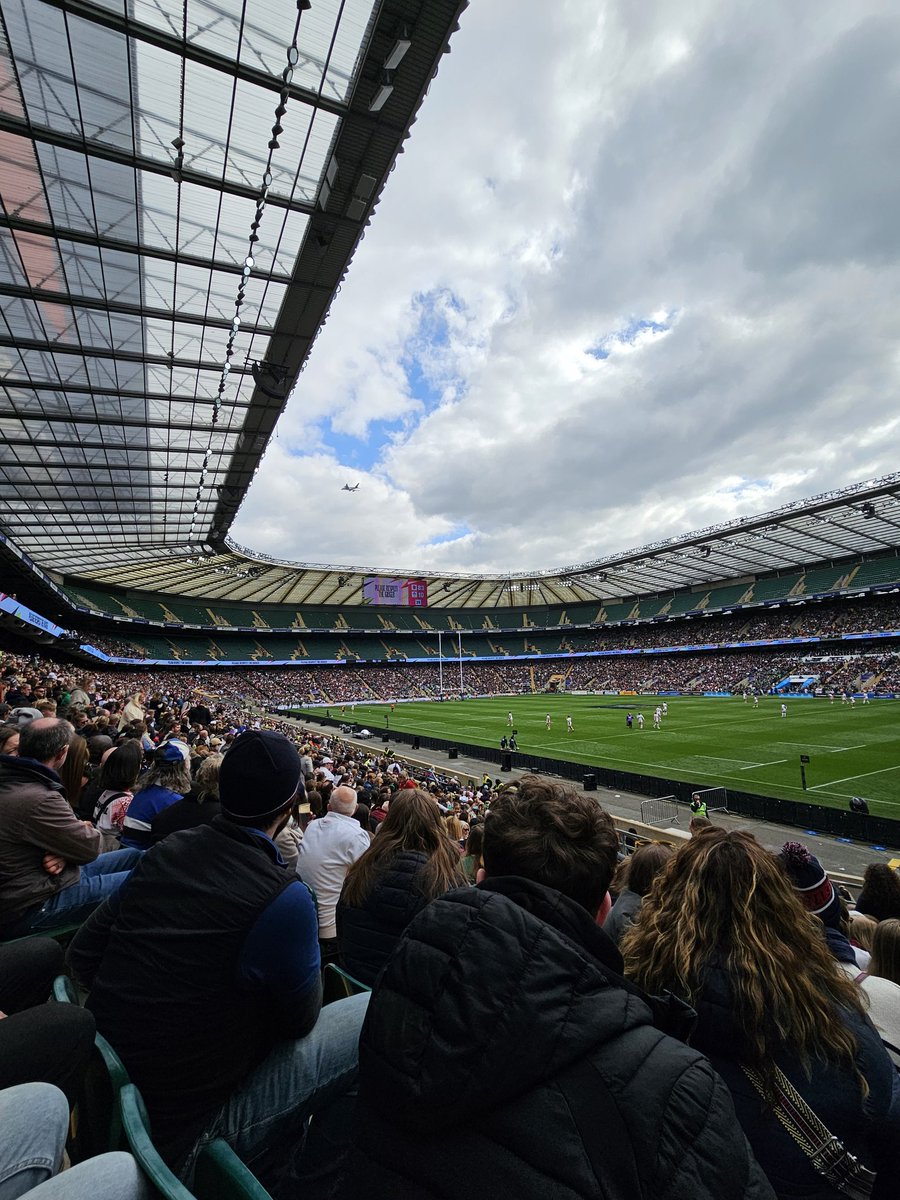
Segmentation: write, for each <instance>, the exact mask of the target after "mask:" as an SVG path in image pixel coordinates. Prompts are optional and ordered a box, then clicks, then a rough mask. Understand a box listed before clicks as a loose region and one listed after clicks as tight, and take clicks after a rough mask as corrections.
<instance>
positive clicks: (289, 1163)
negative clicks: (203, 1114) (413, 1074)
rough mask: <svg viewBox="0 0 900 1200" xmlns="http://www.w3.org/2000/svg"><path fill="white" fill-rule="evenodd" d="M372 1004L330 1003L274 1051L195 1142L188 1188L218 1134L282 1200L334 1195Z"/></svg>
mask: <svg viewBox="0 0 900 1200" xmlns="http://www.w3.org/2000/svg"><path fill="white" fill-rule="evenodd" d="M368 1003H369V993H368V992H365V993H363V994H362V995H359V996H350V997H349V999H346V1000H338V1001H336V1002H335V1003H334V1004H327V1005H326V1006H325V1007H324V1008H323V1009H322V1011H321V1013H320V1014H319V1019H318V1021H316V1023H315V1025H314V1026H313V1028H312V1029H311V1030H310V1032H309V1033H308V1034H307V1035H306V1037H303V1038H297V1039H296V1040H294V1041H286V1042H280V1043H279V1044H278V1045H277V1046H276V1047H275V1048H274V1050H272V1052H271V1053H270V1054H269V1056H268V1057H267V1058H266V1059H264V1061H263V1062H261V1063H260V1065H259V1066H258V1067H257V1068H256V1070H255V1071H254V1072H253V1074H252V1075H250V1076H249V1078H248V1079H247V1080H246V1081H245V1082H244V1085H243V1086H242V1087H241V1089H240V1090H239V1091H237V1092H235V1093H234V1095H233V1096H232V1097H231V1098H230V1099H229V1100H228V1102H227V1103H226V1104H225V1105H224V1106H223V1107H222V1108H221V1109H220V1110H219V1112H218V1113H217V1114H216V1116H215V1117H213V1118H212V1120H211V1121H210V1122H209V1124H208V1125H207V1127H206V1129H205V1130H204V1131H203V1133H202V1134H201V1135H200V1137H199V1138H198V1139H197V1142H196V1143H195V1145H194V1148H193V1150H192V1151H191V1153H190V1154H189V1155H188V1158H187V1160H186V1162H185V1164H184V1166H183V1167H182V1170H181V1177H182V1179H184V1180H185V1181H186V1182H187V1183H188V1186H190V1180H191V1179H192V1177H193V1171H194V1162H195V1159H196V1156H197V1154H199V1152H200V1150H202V1148H203V1147H204V1146H205V1145H207V1144H208V1143H209V1142H211V1141H213V1140H214V1139H215V1138H219V1137H220V1138H224V1139H225V1141H226V1142H228V1144H229V1145H230V1146H231V1147H232V1149H233V1150H234V1151H235V1153H236V1154H237V1156H238V1157H239V1158H240V1159H241V1160H242V1161H243V1162H244V1163H246V1165H247V1166H248V1167H249V1168H250V1170H251V1171H253V1173H254V1174H255V1175H257V1177H258V1178H259V1179H260V1181H261V1182H262V1183H263V1184H264V1186H265V1187H267V1188H268V1190H269V1191H270V1192H271V1194H272V1195H273V1196H274V1197H275V1198H276V1200H278V1197H280V1196H291V1197H299V1196H302V1197H303V1200H322V1198H323V1197H327V1196H330V1195H331V1194H332V1191H333V1189H334V1188H335V1186H336V1184H337V1182H338V1180H339V1179H340V1173H341V1168H342V1164H343V1157H344V1154H345V1153H346V1151H347V1149H348V1147H349V1144H350V1136H351V1134H352V1131H353V1120H352V1116H353V1101H354V1098H355V1096H356V1077H357V1072H358V1068H359V1034H360V1030H361V1029H362V1023H363V1019H364V1017H365V1015H366V1007H367V1006H368ZM310 1117H313V1120H312V1122H311V1123H310V1125H309V1131H308V1134H307V1132H306V1127H307V1123H308V1122H309V1118H310Z"/></svg>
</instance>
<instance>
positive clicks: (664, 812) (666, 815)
mask: <svg viewBox="0 0 900 1200" xmlns="http://www.w3.org/2000/svg"><path fill="white" fill-rule="evenodd" d="M641 820H642V821H643V823H644V824H645V825H661V826H662V827H663V828H664V829H665V828H668V826H670V825H677V824H678V804H677V803H676V801H675V797H674V796H660V797H659V799H658V800H642V801H641Z"/></svg>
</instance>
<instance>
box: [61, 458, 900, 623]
mask: <svg viewBox="0 0 900 1200" xmlns="http://www.w3.org/2000/svg"><path fill="white" fill-rule="evenodd" d="M898 547H900V473H898V474H895V475H890V476H885V477H883V478H881V479H877V480H867V481H865V482H863V483H860V484H856V485H854V486H852V487H846V488H842V489H838V490H835V491H833V492H829V493H823V494H820V495H817V496H814V497H812V498H810V499H808V500H805V501H798V502H794V503H792V504H788V505H784V506H782V507H781V508H779V509H774V510H771V511H769V512H766V513H762V514H757V515H754V516H751V517H747V518H742V519H740V520H731V521H727V522H723V523H720V524H718V525H714V526H708V527H707V528H705V529H701V530H695V531H692V532H690V533H687V534H684V535H683V536H681V537H674V538H667V539H663V540H661V541H659V542H656V543H652V544H650V545H647V546H644V547H641V548H637V549H631V550H627V551H625V552H624V553H621V554H615V555H609V556H607V557H606V558H604V559H597V560H594V561H593V562H590V563H582V564H580V565H577V566H574V567H566V568H558V569H555V570H547V571H537V572H505V573H500V572H497V573H492V574H484V573H474V572H473V573H466V572H446V571H445V572H442V571H421V570H419V571H413V572H403V571H398V570H397V569H396V568H383V567H382V568H377V567H364V566H360V565H359V564H355V565H346V566H342V565H338V564H317V563H297V562H291V561H289V560H284V559H278V558H276V557H273V556H268V555H265V554H260V553H258V552H254V551H252V550H250V549H248V548H246V547H243V546H241V545H239V544H238V543H236V542H234V541H233V540H231V539H228V540H227V541H226V543H225V546H224V548H222V549H216V548H215V547H213V546H205V547H203V548H197V547H193V546H190V545H184V544H183V545H182V546H181V547H179V548H177V549H175V548H173V547H154V546H153V545H152V544H151V545H147V546H144V547H142V548H141V550H140V551H138V552H137V554H135V552H132V553H131V554H130V556H129V555H128V554H127V553H126V554H124V555H119V554H113V555H111V556H110V557H109V558H108V559H106V560H105V561H101V562H97V561H96V560H95V559H93V558H92V557H91V556H90V555H87V556H82V555H80V554H79V553H78V552H73V554H72V556H71V562H70V570H69V572H68V573H67V578H72V579H81V580H83V581H84V583H85V584H93V585H101V586H103V585H107V586H110V587H113V588H116V589H120V590H135V591H149V592H155V593H166V592H169V593H171V594H173V595H177V596H185V597H195V598H205V599H209V600H232V601H235V602H241V603H246V602H250V603H256V604H273V603H278V604H292V605H302V604H315V605H349V606H352V605H355V604H360V603H361V600H362V580H363V578H364V577H365V576H369V575H382V576H387V577H393V578H396V577H401V578H402V577H410V578H425V579H426V580H427V581H428V583H429V593H430V594H429V604H430V606H431V607H441V608H505V607H532V606H539V605H546V604H560V605H565V604H571V603H577V602H584V601H598V602H600V603H601V604H602V603H603V602H604V601H606V600H614V599H622V598H627V597H632V596H641V595H651V594H658V593H661V592H678V591H685V590H699V589H702V588H706V587H713V586H721V585H722V584H724V583H728V582H730V581H739V580H741V579H745V578H746V579H750V578H756V577H759V576H761V575H767V574H772V573H773V572H774V573H778V572H782V573H784V572H788V571H798V570H803V569H804V568H807V567H814V566H815V565H816V564H818V563H840V562H843V561H848V562H850V561H852V560H858V559H860V558H871V557H875V556H880V555H884V554H888V555H892V554H893V555H896V554H897V552H898Z"/></svg>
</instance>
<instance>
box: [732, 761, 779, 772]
mask: <svg viewBox="0 0 900 1200" xmlns="http://www.w3.org/2000/svg"><path fill="white" fill-rule="evenodd" d="M788 761H789V760H788V759H786V758H775V759H773V760H772V762H767V763H753V764H752V766H750V767H741V768H740V770H741V771H750V770H752V769H753V767H775V766H777V765H778V763H785V762H788Z"/></svg>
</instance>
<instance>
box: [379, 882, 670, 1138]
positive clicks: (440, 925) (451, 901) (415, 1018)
mask: <svg viewBox="0 0 900 1200" xmlns="http://www.w3.org/2000/svg"><path fill="white" fill-rule="evenodd" d="M621 969H622V959H621V956H620V955H619V952H618V950H617V949H616V947H615V946H614V945H613V943H612V941H611V940H610V939H609V937H608V936H607V935H606V934H605V933H604V932H603V930H602V929H600V928H599V927H598V926H597V925H596V924H595V923H594V921H593V920H592V919H591V917H590V915H589V914H588V913H587V912H586V911H585V910H584V909H582V908H580V907H579V906H578V905H577V904H575V903H574V902H573V901H572V900H570V899H568V898H567V897H566V896H563V895H562V894H561V893H560V892H557V891H554V890H553V889H551V888H547V887H544V886H542V885H541V884H538V883H533V882H532V881H530V880H526V879H520V878H517V877H505V878H496V879H491V880H489V881H485V883H483V884H481V885H480V886H479V887H477V888H471V887H469V888H459V889H457V890H455V891H452V892H448V893H447V895H446V896H443V897H441V898H440V899H438V900H434V901H432V903H431V904H429V905H428V906H427V907H426V908H425V909H424V910H423V911H422V912H421V913H420V914H419V915H418V916H417V917H416V918H415V920H414V921H413V922H412V924H411V925H410V926H409V928H408V929H407V931H406V933H405V935H404V937H403V939H402V940H401V942H400V944H399V946H398V947H397V950H396V951H395V953H394V955H393V957H392V958H391V960H390V962H389V963H388V966H387V968H386V970H385V972H384V974H383V976H382V978H381V981H380V983H379V985H378V988H377V992H376V999H377V1003H373V1004H372V1005H370V1008H369V1013H368V1016H367V1018H366V1023H365V1026H364V1028H363V1034H362V1038H361V1041H360V1063H361V1079H362V1080H363V1084H362V1087H363V1089H364V1091H365V1100H366V1102H367V1103H368V1104H369V1105H372V1106H375V1107H376V1109H378V1110H380V1111H385V1112H389V1113H395V1114H396V1115H397V1116H398V1117H399V1118H400V1119H401V1120H402V1121H403V1122H404V1123H405V1124H407V1125H409V1126H420V1127H421V1128H422V1129H423V1130H433V1128H434V1126H435V1122H436V1121H440V1122H442V1123H443V1124H444V1125H446V1126H447V1127H450V1126H453V1125H456V1124H460V1123H466V1124H471V1123H472V1121H473V1119H474V1118H475V1117H476V1116H477V1113H478V1112H480V1111H489V1110H494V1109H497V1108H498V1107H500V1106H501V1105H502V1104H503V1103H504V1102H505V1101H509V1100H512V1099H514V1098H516V1097H518V1096H520V1095H522V1094H523V1093H525V1092H527V1091H529V1090H530V1089H532V1088H534V1087H535V1086H537V1085H538V1084H540V1083H542V1082H544V1081H546V1080H551V1079H553V1078H555V1077H556V1076H558V1075H559V1074H560V1072H562V1071H564V1070H565V1069H566V1068H567V1067H568V1066H570V1065H572V1064H574V1063H576V1062H578V1061H580V1060H581V1059H583V1058H585V1056H586V1055H588V1054H589V1053H590V1052H591V1051H592V1050H593V1049H595V1048H597V1047H599V1046H601V1045H603V1044H604V1043H606V1042H607V1041H610V1040H612V1039H614V1038H616V1037H618V1036H620V1035H621V1034H622V1033H623V1032H626V1031H627V1030H629V1029H631V1028H634V1027H637V1026H641V1025H647V1024H651V1023H655V1017H657V1018H659V1019H660V1020H661V1021H663V1022H667V1021H668V1016H669V1014H670V1012H674V1014H675V1016H676V1017H677V1018H682V1017H683V1016H684V1015H685V1013H690V1010H686V1009H685V1008H684V1006H680V1007H679V1006H677V1005H676V1006H675V1008H674V1010H672V1009H671V1008H670V1005H669V1004H668V1003H667V1002H662V1003H660V1004H655V1003H654V1002H653V1001H652V1000H651V999H650V998H649V997H646V996H645V995H644V994H643V993H642V992H641V991H640V989H638V988H637V987H635V986H634V985H633V984H631V983H629V982H627V981H626V980H625V979H623V978H622V976H621V974H620V972H621ZM671 1031H672V1029H671V1027H670V1028H667V1029H666V1032H671ZM523 1047H527V1053H521V1052H520V1051H521V1049H522V1048H523Z"/></svg>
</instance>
